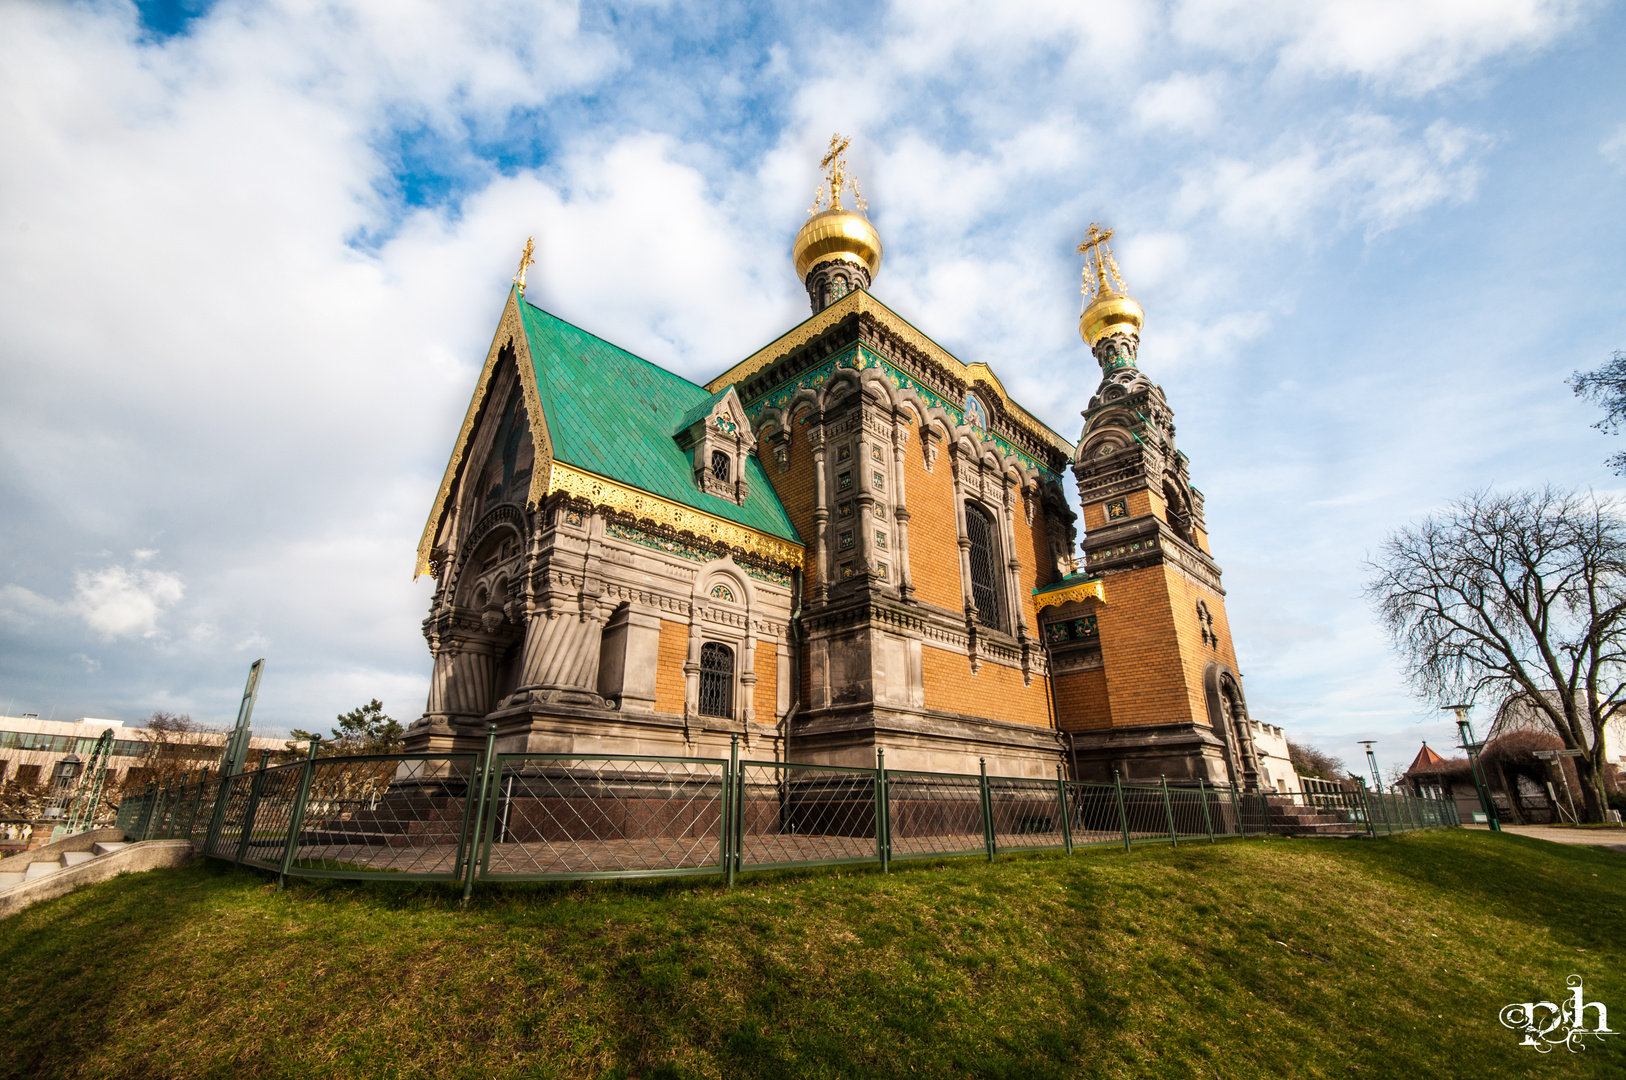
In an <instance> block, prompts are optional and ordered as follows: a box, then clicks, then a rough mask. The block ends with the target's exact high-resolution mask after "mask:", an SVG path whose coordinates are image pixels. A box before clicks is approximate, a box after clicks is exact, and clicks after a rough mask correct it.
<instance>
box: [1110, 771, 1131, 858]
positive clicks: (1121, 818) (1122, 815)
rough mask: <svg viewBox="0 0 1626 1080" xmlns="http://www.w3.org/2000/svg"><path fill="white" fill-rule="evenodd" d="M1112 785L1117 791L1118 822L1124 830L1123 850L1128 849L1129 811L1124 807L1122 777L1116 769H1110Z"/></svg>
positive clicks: (1126, 850) (1126, 851)
mask: <svg viewBox="0 0 1626 1080" xmlns="http://www.w3.org/2000/svg"><path fill="white" fill-rule="evenodd" d="M1112 786H1113V787H1114V788H1116V789H1117V791H1118V824H1119V825H1122V826H1123V830H1124V852H1125V853H1126V854H1127V853H1128V851H1129V813H1128V811H1126V810H1125V809H1124V778H1123V774H1121V773H1120V772H1118V770H1117V769H1113V770H1112Z"/></svg>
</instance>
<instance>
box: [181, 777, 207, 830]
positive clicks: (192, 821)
mask: <svg viewBox="0 0 1626 1080" xmlns="http://www.w3.org/2000/svg"><path fill="white" fill-rule="evenodd" d="M208 782H209V770H208V769H207V768H205V769H204V770H203V771H202V772H200V773H198V794H197V797H196V798H194V799H193V800H192V813H191V814H189V815H188V816H187V819H186V838H187V839H188V840H190V839H192V830H193V829H194V828H195V827H196V826H197V823H198V811H199V810H201V809H203V788H204V785H205V784H207V783H208Z"/></svg>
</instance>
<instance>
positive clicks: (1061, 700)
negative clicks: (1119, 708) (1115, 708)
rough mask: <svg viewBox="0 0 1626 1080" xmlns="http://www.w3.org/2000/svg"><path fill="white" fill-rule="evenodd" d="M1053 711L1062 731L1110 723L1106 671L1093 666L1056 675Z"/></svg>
mask: <svg viewBox="0 0 1626 1080" xmlns="http://www.w3.org/2000/svg"><path fill="white" fill-rule="evenodd" d="M1056 715H1057V716H1058V717H1059V718H1060V721H1061V729H1062V730H1063V731H1089V730H1092V729H1096V728H1105V727H1111V726H1112V706H1111V703H1110V701H1109V699H1108V696H1107V673H1106V672H1105V671H1102V670H1099V669H1097V670H1095V671H1075V672H1073V673H1071V674H1068V675H1058V676H1056Z"/></svg>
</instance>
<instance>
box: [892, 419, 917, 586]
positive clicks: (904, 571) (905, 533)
mask: <svg viewBox="0 0 1626 1080" xmlns="http://www.w3.org/2000/svg"><path fill="white" fill-rule="evenodd" d="M908 446H909V428H908V427H907V426H906V425H905V424H904V423H903V421H902V418H901V417H896V418H894V421H893V425H892V502H893V505H894V506H895V507H896V509H895V510H893V511H892V516H893V518H894V519H896V521H897V523H898V537H897V546H898V550H897V553H896V554H897V558H896V559H895V560H894V561H895V562H896V564H897V567H898V595H899V596H901V597H902V598H903V599H905V600H908V599H910V598H911V597H913V596H914V594H915V587H914V584H913V583H912V582H911V581H910V579H909V504H908V502H907V501H906V497H905V492H904V488H903V464H904V456H903V455H904V450H906V449H907V448H908Z"/></svg>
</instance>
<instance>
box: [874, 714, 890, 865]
mask: <svg viewBox="0 0 1626 1080" xmlns="http://www.w3.org/2000/svg"><path fill="white" fill-rule="evenodd" d="M875 854H876V855H877V856H878V857H879V858H880V860H881V873H883V874H889V873H891V872H892V807H891V800H890V799H888V798H887V791H886V751H885V750H883V749H882V748H881V747H879V746H877V747H876V748H875Z"/></svg>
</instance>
